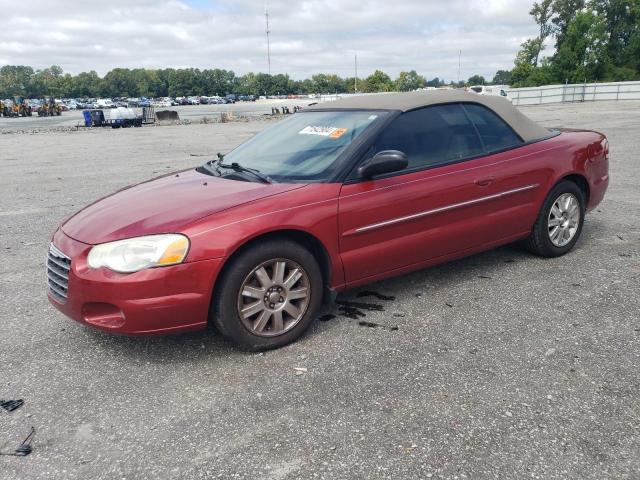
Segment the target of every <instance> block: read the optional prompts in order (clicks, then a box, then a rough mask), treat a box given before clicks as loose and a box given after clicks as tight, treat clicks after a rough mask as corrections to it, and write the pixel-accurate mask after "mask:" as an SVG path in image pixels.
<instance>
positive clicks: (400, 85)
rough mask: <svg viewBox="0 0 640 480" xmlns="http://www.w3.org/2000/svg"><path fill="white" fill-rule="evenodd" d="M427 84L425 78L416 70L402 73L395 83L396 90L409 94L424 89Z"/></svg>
mask: <svg viewBox="0 0 640 480" xmlns="http://www.w3.org/2000/svg"><path fill="white" fill-rule="evenodd" d="M426 84H427V81H426V80H425V79H424V77H423V76H421V75H418V73H417V72H416V71H415V70H411V71H410V72H400V74H399V75H398V78H397V79H396V81H395V87H396V90H398V91H399V92H409V91H411V90H417V89H418V88H424V86H425V85H426Z"/></svg>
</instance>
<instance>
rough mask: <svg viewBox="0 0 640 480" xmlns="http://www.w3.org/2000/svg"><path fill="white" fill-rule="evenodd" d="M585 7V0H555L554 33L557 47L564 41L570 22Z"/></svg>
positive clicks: (552, 21)
mask: <svg viewBox="0 0 640 480" xmlns="http://www.w3.org/2000/svg"><path fill="white" fill-rule="evenodd" d="M584 7H585V0H554V2H553V6H552V13H553V18H552V20H551V23H553V33H554V34H555V36H556V49H558V48H560V45H562V42H563V41H564V36H565V34H566V32H567V28H568V26H569V23H570V22H571V20H572V19H573V17H574V16H575V15H576V13H577V12H579V11H581V10H582V9H583V8H584Z"/></svg>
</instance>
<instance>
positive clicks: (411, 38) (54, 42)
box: [0, 0, 536, 80]
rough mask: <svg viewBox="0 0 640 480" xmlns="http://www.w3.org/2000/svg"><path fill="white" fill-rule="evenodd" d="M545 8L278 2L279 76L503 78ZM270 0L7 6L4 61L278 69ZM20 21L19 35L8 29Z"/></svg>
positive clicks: (84, 0)
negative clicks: (535, 11) (378, 73)
mask: <svg viewBox="0 0 640 480" xmlns="http://www.w3.org/2000/svg"><path fill="white" fill-rule="evenodd" d="M532 3H533V0H493V1H491V0H469V1H466V0H447V1H432V0H396V1H393V0H301V1H297V0H269V2H268V10H269V14H270V28H271V71H272V73H288V74H289V75H291V76H292V77H293V78H296V79H301V78H306V77H309V76H311V75H312V74H314V73H319V72H327V73H329V72H335V73H338V74H339V75H342V76H352V75H353V70H354V55H355V54H356V53H357V55H358V74H359V76H365V75H367V74H369V73H371V72H372V71H373V70H375V69H382V70H384V71H386V72H387V73H389V74H391V75H392V76H395V75H396V74H397V73H398V72H399V71H401V70H412V69H414V70H416V71H418V73H420V74H422V75H425V76H426V77H428V78H433V77H435V76H438V77H440V78H446V79H447V80H450V79H453V80H456V79H457V76H458V51H459V50H462V69H461V75H460V77H461V78H468V77H469V76H470V75H472V74H475V73H479V74H481V75H484V76H485V77H492V76H493V74H494V73H495V72H496V70H498V69H509V68H511V67H512V66H513V59H514V56H515V53H516V51H517V50H518V47H519V45H520V43H522V42H523V41H524V40H526V39H527V38H528V37H531V36H534V35H535V34H536V25H535V24H534V22H533V19H532V18H531V17H530V16H529V14H528V12H529V10H530V8H531V4H532ZM264 11H265V2H264V0H107V1H90V0H77V1H71V0H20V1H18V0H0V12H2V25H3V27H2V28H0V65H5V64H12V65H13V64H23V65H31V66H33V67H34V68H43V67H46V66H49V65H52V64H56V65H60V66H61V67H62V68H63V69H64V71H65V72H70V73H79V72H81V71H88V70H96V71H97V72H98V74H100V75H103V74H104V73H106V72H107V71H108V70H110V69H111V68H114V67H128V68H135V67H148V68H157V67H197V68H226V69H231V70H234V71H235V72H236V73H238V74H242V73H246V72H249V71H254V72H258V71H263V72H266V71H267V56H266V36H265V16H264ZM8 25H10V26H11V28H5V27H6V26H8Z"/></svg>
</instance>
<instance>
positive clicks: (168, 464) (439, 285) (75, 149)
mask: <svg viewBox="0 0 640 480" xmlns="http://www.w3.org/2000/svg"><path fill="white" fill-rule="evenodd" d="M638 107H640V103H637V102H636V103H631V102H629V103H623V102H620V103H604V102H603V103H595V104H594V103H586V104H576V105H562V106H558V105H555V106H545V107H533V108H527V109H524V108H523V110H524V111H525V112H526V113H527V114H529V115H530V116H531V117H533V118H534V119H536V120H539V121H541V122H542V123H543V124H545V125H549V126H560V125H562V126H567V127H586V128H592V129H597V130H600V131H602V132H604V133H606V134H607V135H608V137H609V140H610V142H611V178H612V181H611V185H610V188H609V192H608V194H607V196H606V199H605V201H604V202H603V203H602V204H601V205H600V207H599V208H598V210H597V211H595V212H593V213H592V214H591V215H589V216H588V218H587V222H586V226H585V229H584V231H583V234H582V238H581V240H580V241H579V242H578V244H577V246H576V248H575V249H574V250H573V251H572V252H571V253H570V254H568V255H567V256H565V257H563V258H559V259H554V260H543V259H540V258H536V257H533V256H530V255H528V254H527V253H525V252H523V251H522V250H521V249H520V248H519V247H518V246H507V247H504V248H500V249H498V250H494V251H491V252H487V253H484V254H480V255H475V256H473V257H470V258H467V259H464V260H460V261H456V262H452V263H448V264H445V265H441V266H438V267H435V268H430V269H428V270H424V271H420V272H416V273H413V274H410V275H407V276H404V277H400V278H397V279H392V280H387V281H383V282H379V283H376V284H373V285H370V286H368V287H366V288H362V289H359V290H356V291H352V292H349V293H347V294H344V295H342V296H341V299H342V300H351V301H360V302H368V303H372V304H376V305H379V306H381V307H380V308H381V309H382V310H380V311H364V312H363V313H364V314H365V315H366V316H365V317H360V318H358V319H352V318H348V317H346V316H345V314H344V311H341V310H339V309H338V308H337V307H332V308H328V309H327V311H326V312H323V313H324V314H326V315H329V314H332V315H335V317H334V318H330V317H328V316H325V317H324V318H323V320H324V321H318V322H316V324H315V326H314V327H313V328H312V329H311V330H310V332H309V333H308V334H307V335H306V336H305V337H304V338H303V339H302V340H301V341H299V342H298V343H296V344H294V345H291V346H288V347H286V348H283V349H280V350H277V351H272V352H268V353H264V354H248V353H242V352H239V351H236V350H234V349H233V348H232V347H230V346H229V345H228V344H227V343H225V342H224V341H222V340H221V339H219V338H218V337H216V336H215V334H213V333H212V332H208V331H207V332H201V333H195V334H188V335H179V336H169V337H161V338H126V337H116V336H111V335H108V334H102V333H99V332H96V331H93V330H90V329H87V328H84V327H82V326H80V325H78V324H76V323H74V322H72V321H71V320H68V319H66V318H65V317H64V316H63V315H61V314H60V313H58V312H57V311H56V310H54V309H53V307H51V306H49V304H48V302H47V300H46V296H45V276H44V256H45V253H46V250H47V246H48V243H49V239H50V235H51V234H52V232H53V231H54V230H55V228H56V226H57V225H58V223H59V222H60V220H61V219H62V218H64V217H65V216H66V215H69V214H70V213H72V212H74V211H75V210H76V209H78V208H80V207H82V206H83V205H85V204H86V203H88V202H90V201H91V200H93V199H95V198H97V197H100V196H101V195H104V194H107V193H109V192H111V191H113V190H116V189H117V188H120V187H122V186H124V185H126V184H129V183H132V182H137V181H141V180H144V179H146V178H149V177H152V176H154V175H158V174H160V173H164V172H168V171H171V170H175V169H180V168H184V167H187V166H190V165H195V164H198V163H201V162H202V161H204V158H198V157H194V156H192V155H206V154H209V155H212V154H214V153H215V152H217V151H225V150H227V149H228V148H230V147H231V146H233V145H235V144H237V143H239V142H240V141H242V140H243V139H245V138H247V137H248V136H250V135H252V134H254V133H255V132H257V131H259V130H260V129H262V128H263V127H265V126H267V125H268V124H269V122H267V121H255V122H247V123H232V124H211V125H196V124H192V125H188V126H170V127H145V128H141V129H127V130H111V129H103V130H92V131H79V132H50V133H36V134H7V135H0V155H1V156H0V165H1V167H2V172H3V175H2V176H1V177H0V221H1V222H2V228H1V229H0V254H1V258H2V262H1V264H0V288H1V292H2V295H1V296H0V321H1V325H2V327H1V335H0V365H1V367H0V372H1V374H0V398H3V399H15V398H24V399H25V405H24V406H23V407H22V408H20V409H18V410H16V411H14V412H12V413H8V412H4V411H0V446H1V447H3V448H4V449H13V448H15V446H16V445H17V444H19V443H20V441H21V440H22V439H23V437H24V436H26V435H27V433H28V432H29V429H30V427H31V426H34V427H35V428H36V430H37V434H36V437H35V440H34V442H33V453H32V454H31V455H29V456H28V457H23V458H16V457H0V478H2V479H40V478H42V479H86V478H105V479H113V478H131V479H133V478H136V479H137V478H150V479H151V478H153V479H156V478H158V479H164V478H189V479H191V478H225V479H230V478H246V479H253V478H265V479H294V478H301V479H312V478H326V479H356V478H362V479H371V478H390V479H391V478H393V479H413V478H416V479H417V478H421V479H422V478H460V479H462V478H473V479H477V478H544V479H553V478H581V479H582V478H593V479H603V478H612V479H638V478H640V373H639V372H640V369H639V368H640V358H639V357H640V354H639V352H640V349H639V348H638V347H639V340H640V318H639V316H640V315H639V313H640V288H639V286H640V196H639V194H638V184H639V183H640V168H639V163H638V156H637V155H638V149H639V147H640V136H639V134H638V126H639V125H640V108H638ZM371 291H372V292H375V293H379V294H383V295H385V296H389V297H394V298H393V299H390V298H388V299H386V300H385V299H380V298H378V297H376V296H371V295H367V293H368V292H371ZM359 295H360V296H359ZM360 321H366V322H371V325H372V326H371V327H369V326H366V325H365V326H361V325H359V322H360ZM396 327H397V329H396ZM295 367H303V368H306V369H307V370H306V372H299V373H298V374H297V373H296V370H294V368H295Z"/></svg>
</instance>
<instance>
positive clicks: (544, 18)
mask: <svg viewBox="0 0 640 480" xmlns="http://www.w3.org/2000/svg"><path fill="white" fill-rule="evenodd" d="M553 1H554V0H542V1H541V2H540V3H537V2H536V3H534V4H533V8H532V9H531V11H530V12H529V15H531V16H532V17H533V18H534V19H535V21H536V23H537V24H538V26H539V27H540V33H539V34H538V41H537V42H536V44H535V45H536V47H537V52H536V55H535V58H534V62H533V66H534V67H537V66H538V60H539V58H540V52H541V51H542V50H543V49H544V41H545V40H546V39H547V37H548V36H549V35H550V34H551V31H552V30H553V26H552V24H551V16H552V15H553V10H552V5H553Z"/></svg>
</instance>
